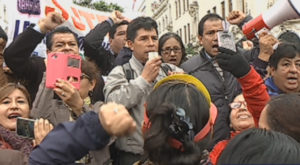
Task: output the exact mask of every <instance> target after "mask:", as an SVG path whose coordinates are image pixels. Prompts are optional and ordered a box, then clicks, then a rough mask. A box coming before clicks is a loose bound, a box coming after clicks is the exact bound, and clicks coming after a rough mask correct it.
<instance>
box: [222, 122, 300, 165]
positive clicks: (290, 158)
mask: <svg viewBox="0 0 300 165" xmlns="http://www.w3.org/2000/svg"><path fill="white" fill-rule="evenodd" d="M299 162H300V144H299V143H298V142H297V141H295V140H294V139H293V138H291V137H289V136H288V135H285V134H282V133H280V132H276V131H267V130H264V129H258V128H252V129H248V130H245V131H243V132H242V133H240V134H239V135H236V136H235V137H234V138H233V139H232V140H231V141H230V142H229V143H228V145H227V146H226V148H225V149H224V151H223V152H222V154H221V156H220V158H219V160H218V163H217V164H218V165H224V164H299Z"/></svg>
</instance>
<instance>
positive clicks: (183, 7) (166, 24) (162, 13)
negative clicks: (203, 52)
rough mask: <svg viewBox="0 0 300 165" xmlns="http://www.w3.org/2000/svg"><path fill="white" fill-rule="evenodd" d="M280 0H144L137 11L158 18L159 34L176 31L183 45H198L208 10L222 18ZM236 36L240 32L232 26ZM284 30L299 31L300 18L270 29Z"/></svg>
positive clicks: (252, 11)
mask: <svg viewBox="0 0 300 165" xmlns="http://www.w3.org/2000/svg"><path fill="white" fill-rule="evenodd" d="M276 1H279V0H143V2H142V4H141V5H140V7H139V12H142V13H144V15H145V16H150V17H152V18H153V19H155V20H156V21H157V24H158V29H159V36H161V35H163V34H164V33H166V32H174V33H177V34H178V35H179V36H180V37H181V38H182V41H183V42H184V44H185V45H186V46H192V47H194V48H197V46H198V39H197V36H198V22H199V20H200V19H201V18H202V17H203V16H204V15H206V14H207V13H217V14H219V15H220V16H222V17H223V18H225V17H226V16H228V14H229V13H230V12H231V11H232V10H240V11H243V12H244V13H246V14H250V15H251V16H252V17H253V18H255V17H257V16H259V15H260V14H261V13H263V12H265V11H267V10H268V9H269V8H270V7H272V6H273V5H274V4H275V3H276ZM230 29H231V31H232V32H233V33H234V34H235V36H236V40H238V39H240V38H241V37H242V36H243V34H242V32H241V31H240V30H239V28H238V27H237V26H231V27H230ZM285 30H292V31H295V32H297V33H298V34H300V19H297V20H290V21H286V22H284V23H282V24H280V25H279V26H276V27H274V28H273V29H272V31H271V32H272V34H273V35H274V36H278V35H279V34H281V33H282V32H284V31H285Z"/></svg>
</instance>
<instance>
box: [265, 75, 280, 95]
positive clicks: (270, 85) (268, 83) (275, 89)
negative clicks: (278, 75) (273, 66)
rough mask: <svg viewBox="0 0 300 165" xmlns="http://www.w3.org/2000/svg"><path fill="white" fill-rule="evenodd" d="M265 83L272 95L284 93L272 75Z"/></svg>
mask: <svg viewBox="0 0 300 165" xmlns="http://www.w3.org/2000/svg"><path fill="white" fill-rule="evenodd" d="M265 85H266V86H267V88H268V93H269V95H270V96H277V95H279V94H282V93H284V92H282V91H281V90H280V89H279V88H278V87H277V86H276V85H275V83H274V81H273V78H272V77H269V78H267V79H266V81H265Z"/></svg>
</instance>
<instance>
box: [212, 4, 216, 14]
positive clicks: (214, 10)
mask: <svg viewBox="0 0 300 165" xmlns="http://www.w3.org/2000/svg"><path fill="white" fill-rule="evenodd" d="M213 13H215V14H217V7H216V6H215V7H213Z"/></svg>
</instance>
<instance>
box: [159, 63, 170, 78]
mask: <svg viewBox="0 0 300 165" xmlns="http://www.w3.org/2000/svg"><path fill="white" fill-rule="evenodd" d="M161 69H162V70H163V72H164V73H165V74H166V76H168V72H169V71H172V68H171V67H170V66H169V65H168V64H165V65H162V66H161Z"/></svg>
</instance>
